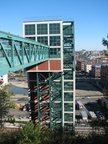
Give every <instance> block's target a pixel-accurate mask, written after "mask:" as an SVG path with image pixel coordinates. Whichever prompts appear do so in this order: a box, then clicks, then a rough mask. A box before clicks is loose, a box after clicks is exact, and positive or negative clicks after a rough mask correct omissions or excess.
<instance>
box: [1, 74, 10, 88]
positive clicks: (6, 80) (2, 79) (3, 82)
mask: <svg viewBox="0 0 108 144" xmlns="http://www.w3.org/2000/svg"><path fill="white" fill-rule="evenodd" d="M6 84H8V75H7V74H6V75H3V76H0V88H2V87H3V86H4V85H6Z"/></svg>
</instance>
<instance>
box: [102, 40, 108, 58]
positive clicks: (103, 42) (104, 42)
mask: <svg viewBox="0 0 108 144" xmlns="http://www.w3.org/2000/svg"><path fill="white" fill-rule="evenodd" d="M102 44H103V45H104V46H107V50H106V51H105V56H108V41H107V40H106V39H103V40H102Z"/></svg>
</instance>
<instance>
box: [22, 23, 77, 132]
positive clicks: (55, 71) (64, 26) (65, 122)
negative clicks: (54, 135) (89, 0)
mask: <svg viewBox="0 0 108 144" xmlns="http://www.w3.org/2000/svg"><path fill="white" fill-rule="evenodd" d="M23 37H25V38H28V39H31V40H35V41H37V42H40V45H41V43H44V44H46V45H49V46H50V49H49V57H50V59H49V60H48V61H45V62H43V63H41V64H38V65H34V66H31V67H29V68H27V71H28V85H29V97H30V105H31V119H32V120H33V121H34V122H37V123H38V124H46V125H47V126H48V127H50V128H52V129H62V131H64V132H73V131H74V126H75V58H74V57H75V49H74V22H73V21H62V20H54V21H31V22H30V21H25V22H23Z"/></svg>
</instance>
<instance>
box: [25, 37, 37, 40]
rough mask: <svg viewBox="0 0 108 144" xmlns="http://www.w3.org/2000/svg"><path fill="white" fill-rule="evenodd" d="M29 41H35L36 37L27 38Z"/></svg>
mask: <svg viewBox="0 0 108 144" xmlns="http://www.w3.org/2000/svg"><path fill="white" fill-rule="evenodd" d="M25 38H27V39H30V40H35V37H25Z"/></svg>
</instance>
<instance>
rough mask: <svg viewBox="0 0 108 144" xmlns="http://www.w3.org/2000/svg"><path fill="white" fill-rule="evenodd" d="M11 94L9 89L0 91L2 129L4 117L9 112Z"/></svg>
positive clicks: (0, 123) (0, 122) (5, 88)
mask: <svg viewBox="0 0 108 144" xmlns="http://www.w3.org/2000/svg"><path fill="white" fill-rule="evenodd" d="M9 102H10V94H9V93H8V88H7V87H4V88H3V89H0V125H1V127H2V122H3V117H4V116H6V114H7V113H8V110H9Z"/></svg>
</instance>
